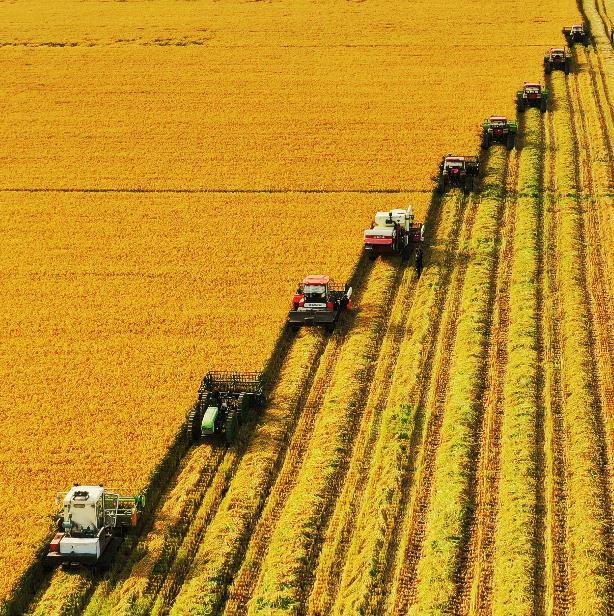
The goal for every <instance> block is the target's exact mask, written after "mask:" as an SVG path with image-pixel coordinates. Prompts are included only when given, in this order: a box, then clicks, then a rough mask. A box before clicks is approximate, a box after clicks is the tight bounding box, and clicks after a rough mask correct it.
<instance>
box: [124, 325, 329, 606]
mask: <svg viewBox="0 0 614 616" xmlns="http://www.w3.org/2000/svg"><path fill="white" fill-rule="evenodd" d="M323 346H324V336H323V334H322V332H320V331H317V330H314V331H308V330H305V331H303V332H300V334H299V335H298V337H297V340H296V341H295V343H294V344H293V345H292V347H291V349H290V351H289V353H288V355H287V357H286V358H285V361H284V363H283V366H282V369H281V373H280V382H279V384H278V385H277V386H276V388H275V390H274V392H273V394H272V401H271V404H270V405H269V406H268V407H267V408H266V410H265V411H264V414H263V416H262V418H261V419H260V421H259V423H258V426H257V427H256V429H255V431H254V434H253V436H252V438H251V440H250V443H249V445H248V447H247V450H246V452H245V454H244V455H243V458H242V461H241V464H240V466H239V468H238V469H237V471H236V473H235V476H234V477H233V479H232V481H231V483H230V486H229V488H228V493H227V495H226V497H225V499H224V500H223V501H222V503H221V506H220V507H219V510H218V511H217V512H216V514H215V518H214V520H213V521H212V523H211V524H210V526H209V527H208V528H207V529H206V530H205V532H204V533H201V537H202V535H203V534H204V537H202V542H201V545H200V546H196V545H191V546H188V545H187V544H186V542H184V543H183V544H182V545H181V546H180V548H179V551H178V554H177V558H176V560H175V561H173V563H171V564H170V571H169V574H168V577H167V581H166V583H165V584H164V586H163V588H162V592H161V593H160V597H159V598H158V601H156V602H155V604H154V601H155V600H156V591H157V590H158V589H147V590H146V592H145V594H144V595H143V596H142V597H141V598H140V599H139V601H138V602H137V603H136V604H135V607H137V606H138V605H142V606H144V607H147V608H148V609H151V607H152V604H153V607H154V609H155V610H157V611H162V608H163V607H164V605H165V604H167V603H168V601H169V600H170V599H172V598H173V597H174V594H175V593H176V592H177V591H178V588H177V585H178V583H179V581H180V580H178V579H177V578H180V577H182V575H183V574H185V567H184V564H187V563H185V555H186V552H188V551H194V549H195V548H196V547H198V552H196V556H195V561H194V562H195V566H196V567H198V566H199V563H206V568H204V569H203V572H204V573H211V574H212V577H211V580H210V582H211V584H210V585H209V586H208V587H207V590H208V595H207V597H206V598H205V600H204V601H202V603H203V604H204V605H203V606H202V609H203V610H206V609H207V605H208V604H209V603H213V604H214V605H216V604H217V602H219V601H220V599H221V596H223V594H224V593H225V589H226V586H227V583H228V579H230V578H231V577H232V571H233V570H234V569H233V567H236V566H238V565H237V562H238V559H239V558H240V555H241V553H242V552H241V549H242V543H243V542H244V540H245V535H246V534H247V533H248V531H249V529H250V527H251V525H252V524H253V519H254V516H255V515H256V513H257V512H258V511H259V509H260V508H261V506H262V502H263V500H264V495H265V494H266V488H267V485H268V484H269V481H270V477H271V475H272V474H273V472H274V469H275V467H276V465H277V464H278V460H279V457H280V456H281V455H282V453H283V445H284V443H285V442H286V440H287V437H288V432H289V430H290V429H291V426H292V423H293V421H294V420H295V418H296V413H297V412H298V410H299V409H300V403H301V400H302V398H303V390H304V389H305V388H306V387H307V386H308V383H309V382H310V379H311V377H312V375H313V372H314V370H315V366H317V363H318V356H319V355H320V353H321V351H322V348H323ZM207 511H211V509H210V505H209V504H208V503H206V502H203V504H202V506H201V508H200V510H199V511H198V512H197V517H199V516H203V515H206V512H207ZM186 539H187V542H188V543H189V542H190V539H191V536H190V535H188V537H187V538H186ZM190 566H191V565H190ZM226 576H228V577H226ZM126 584H129V580H128V581H127V582H126ZM207 600H208V601H207ZM213 609H214V608H213ZM128 613H130V612H128ZM133 613H138V612H136V611H135V610H133Z"/></svg>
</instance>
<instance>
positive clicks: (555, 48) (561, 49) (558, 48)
mask: <svg viewBox="0 0 614 616" xmlns="http://www.w3.org/2000/svg"><path fill="white" fill-rule="evenodd" d="M550 51H561V52H563V51H565V48H564V47H550Z"/></svg>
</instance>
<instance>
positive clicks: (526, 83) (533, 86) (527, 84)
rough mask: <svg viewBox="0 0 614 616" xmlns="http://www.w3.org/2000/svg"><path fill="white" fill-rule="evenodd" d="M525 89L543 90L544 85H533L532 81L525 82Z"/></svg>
mask: <svg viewBox="0 0 614 616" xmlns="http://www.w3.org/2000/svg"><path fill="white" fill-rule="evenodd" d="M524 87H525V88H541V87H542V84H541V83H533V82H531V81H525V84H524Z"/></svg>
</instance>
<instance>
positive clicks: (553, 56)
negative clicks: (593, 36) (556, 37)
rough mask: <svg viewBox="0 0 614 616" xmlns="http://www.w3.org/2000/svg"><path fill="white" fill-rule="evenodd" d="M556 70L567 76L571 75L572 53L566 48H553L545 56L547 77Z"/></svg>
mask: <svg viewBox="0 0 614 616" xmlns="http://www.w3.org/2000/svg"><path fill="white" fill-rule="evenodd" d="M556 70H559V71H563V72H564V73H565V75H569V71H570V70H571V53H569V51H567V49H566V48H565V47H551V48H550V50H549V51H548V52H547V53H546V55H545V56H544V72H545V73H546V75H549V74H550V73H551V72H552V71H556Z"/></svg>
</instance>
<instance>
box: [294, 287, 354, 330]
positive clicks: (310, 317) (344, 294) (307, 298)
mask: <svg viewBox="0 0 614 616" xmlns="http://www.w3.org/2000/svg"><path fill="white" fill-rule="evenodd" d="M351 297H352V287H350V286H349V285H347V284H336V283H335V282H333V280H332V279H331V278H330V277H329V276H321V275H315V276H307V277H306V278H305V279H304V280H303V282H302V283H301V284H300V285H299V286H298V288H297V290H296V293H295V294H294V297H293V298H292V309H291V310H290V312H289V313H288V323H290V325H291V326H292V327H295V328H299V327H301V326H302V325H324V326H325V327H326V328H327V329H328V330H329V331H332V330H333V329H334V328H335V324H336V323H337V321H338V319H339V315H340V314H341V313H342V312H343V311H344V310H347V309H348V308H351V305H352V303H351V300H350V298H351Z"/></svg>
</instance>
